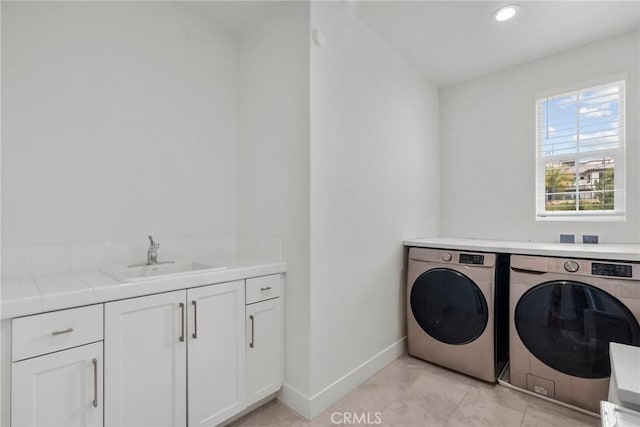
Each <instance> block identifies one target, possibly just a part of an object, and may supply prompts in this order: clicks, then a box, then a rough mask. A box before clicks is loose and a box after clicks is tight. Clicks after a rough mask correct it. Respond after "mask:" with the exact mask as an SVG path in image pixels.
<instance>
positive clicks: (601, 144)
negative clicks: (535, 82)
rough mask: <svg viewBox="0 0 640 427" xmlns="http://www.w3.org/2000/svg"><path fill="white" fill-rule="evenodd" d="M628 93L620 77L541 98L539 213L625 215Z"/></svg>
mask: <svg viewBox="0 0 640 427" xmlns="http://www.w3.org/2000/svg"><path fill="white" fill-rule="evenodd" d="M624 99H625V85H624V81H615V82H610V83H606V84H601V85H598V86H592V87H587V88H584V89H580V90H575V91H570V92H564V93H559V94H554V95H552V96H544V97H539V98H538V99H537V100H536V142H537V153H536V155H537V159H536V160H537V168H536V187H537V191H536V208H537V209H536V211H537V212H536V214H537V218H538V219H545V218H547V219H554V218H556V219H560V218H571V217H573V218H574V219H575V218H576V217H583V218H587V217H592V218H593V217H606V218H609V219H610V218H611V217H614V216H618V217H624V193H625V191H624V176H625V174H624V151H625V150H624V143H625V138H624V129H625V127H624V117H625V111H624ZM606 218H605V219H606Z"/></svg>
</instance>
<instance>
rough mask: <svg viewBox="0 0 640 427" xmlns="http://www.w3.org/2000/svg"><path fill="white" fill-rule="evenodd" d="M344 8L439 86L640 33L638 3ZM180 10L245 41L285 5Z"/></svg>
mask: <svg viewBox="0 0 640 427" xmlns="http://www.w3.org/2000/svg"><path fill="white" fill-rule="evenodd" d="M294 1H295V0H294ZM298 1H302V0H298ZM342 2H343V3H344V4H345V5H346V6H347V7H349V8H350V9H351V10H353V12H354V14H355V15H356V16H357V17H358V18H359V19H360V20H361V21H362V22H364V23H365V24H366V25H367V26H368V27H370V28H371V29H372V30H373V31H374V32H375V33H376V34H378V35H379V36H380V37H382V38H383V39H385V40H386V41H387V42H388V43H389V44H390V45H391V46H392V47H393V48H394V49H396V50H397V51H398V52H400V54H402V55H403V56H404V57H406V58H407V59H408V60H409V61H411V62H413V63H415V64H416V65H417V66H418V67H419V68H420V69H421V70H422V71H423V72H424V73H425V74H426V75H427V77H429V78H430V79H431V80H432V81H433V82H434V83H435V84H437V85H439V86H448V85H452V84H455V83H459V82H461V81H464V80H469V79H472V78H475V77H480V76H482V75H486V74H490V73H492V72H495V71H498V70H502V69H505V68H508V67H512V66H514V65H517V64H522V63H525V62H528V61H532V60H534V59H537V58H541V57H543V56H547V55H551V54H553V53H557V52H561V51H563V50H567V49H571V48H574V47H577V46H580V45H583V44H587V43H590V42H593V41H596V40H600V39H604V38H607V37H611V36H614V35H616V34H621V33H625V32H628V31H632V30H634V29H638V28H639V27H640V0H627V1H613V0H607V1H567V0H550V1H549V0H546V1H541V0H538V1H531V0H529V1H518V0H504V1H484V0H476V1H455V0H449V1H431V0H421V1H402V0H396V1H392V0H389V1H372V0H342ZM182 3H183V4H185V5H186V6H187V7H189V8H190V9H192V10H194V11H196V12H197V13H198V14H200V15H202V16H203V17H205V18H207V19H209V20H210V21H212V22H214V23H216V24H218V25H221V26H223V27H226V28H227V29H228V30H230V31H232V32H233V33H236V34H239V35H241V34H242V33H244V32H247V31H249V30H250V29H251V28H252V27H253V26H254V25H255V24H257V23H258V22H260V20H262V19H264V18H266V17H267V16H268V15H269V14H270V13H272V12H273V11H274V10H275V9H276V8H278V7H279V6H280V5H281V4H282V3H283V2H281V1H269V0H265V1H242V0H231V1H185V2H182ZM513 3H517V4H519V5H520V6H521V11H520V14H519V15H518V16H516V18H514V19H512V20H511V21H506V22H502V23H497V22H494V21H493V20H492V18H491V15H492V14H493V12H494V11H495V10H496V9H498V8H499V7H500V6H503V5H506V4H513ZM327 36H329V37H330V35H327Z"/></svg>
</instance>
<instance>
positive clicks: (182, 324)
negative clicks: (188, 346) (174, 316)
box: [180, 302, 184, 342]
mask: <svg viewBox="0 0 640 427" xmlns="http://www.w3.org/2000/svg"><path fill="white" fill-rule="evenodd" d="M180 319H181V326H180V329H181V332H180V341H183V342H184V303H182V302H181V303H180Z"/></svg>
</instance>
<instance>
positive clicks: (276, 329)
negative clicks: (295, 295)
mask: <svg viewBox="0 0 640 427" xmlns="http://www.w3.org/2000/svg"><path fill="white" fill-rule="evenodd" d="M281 282H282V278H281V277H280V275H274V276H265V277H258V278H254V279H247V304H248V305H247V307H246V320H245V321H246V328H247V344H246V351H247V405H251V404H253V403H255V402H258V401H259V400H260V399H263V398H265V397H267V396H269V395H270V394H272V393H275V392H276V391H278V390H279V389H280V387H281V385H282V299H281V298H280V295H281V288H282V283H281ZM268 298H270V299H268ZM255 301H257V302H255Z"/></svg>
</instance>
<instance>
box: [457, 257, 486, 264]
mask: <svg viewBox="0 0 640 427" xmlns="http://www.w3.org/2000/svg"><path fill="white" fill-rule="evenodd" d="M458 262H459V263H460V264H474V265H483V264H484V255H477V254H460V260H459V261H458Z"/></svg>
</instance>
